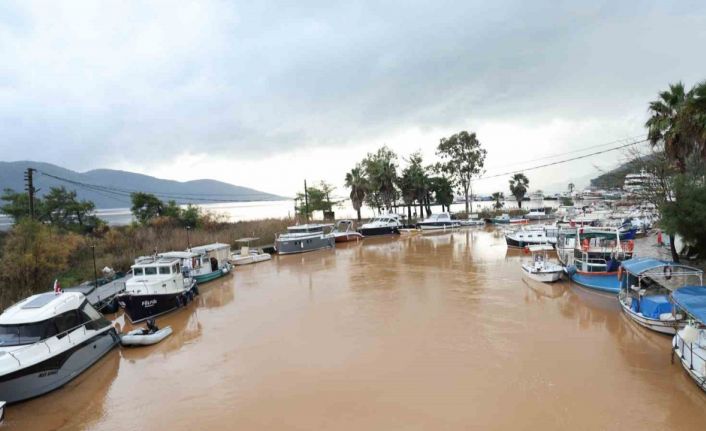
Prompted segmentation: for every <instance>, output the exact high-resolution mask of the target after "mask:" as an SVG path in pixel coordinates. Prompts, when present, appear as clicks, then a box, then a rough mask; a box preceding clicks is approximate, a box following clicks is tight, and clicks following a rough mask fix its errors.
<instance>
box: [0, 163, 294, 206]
mask: <svg viewBox="0 0 706 431" xmlns="http://www.w3.org/2000/svg"><path fill="white" fill-rule="evenodd" d="M28 167H32V168H34V169H36V170H37V171H38V172H36V173H35V175H34V186H35V187H36V188H38V189H39V191H38V195H39V196H43V195H44V193H47V192H48V191H49V189H50V188H51V187H60V186H64V187H66V188H67V189H68V190H75V191H76V193H77V194H78V197H79V198H80V199H87V200H90V201H93V202H94V203H95V204H96V208H127V207H129V206H130V197H129V195H128V193H126V191H143V192H148V193H153V194H155V195H157V196H158V197H159V198H160V199H162V200H170V199H174V200H175V201H177V203H180V204H186V203H213V202H218V201H228V202H243V201H263V200H279V199H286V198H283V197H281V196H277V195H273V194H271V193H265V192H261V191H258V190H254V189H250V188H247V187H240V186H235V185H232V184H228V183H224V182H221V181H215V180H205V179H204V180H194V181H186V182H180V181H172V180H163V179H159V178H155V177H151V176H149V175H142V174H136V173H133V172H125V171H117V170H113V169H95V170H92V171H88V172H83V173H80V172H76V171H72V170H69V169H65V168H62V167H60V166H56V165H53V164H50V163H41V162H31V161H21V162H0V190H4V189H6V188H9V189H13V190H16V191H22V190H24V187H25V184H24V172H25V170H26V169H27V168H28ZM54 177H57V178H54ZM58 178H61V180H60V179H58ZM66 180H68V182H67V181H66Z"/></svg>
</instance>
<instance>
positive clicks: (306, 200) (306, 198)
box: [304, 180, 309, 223]
mask: <svg viewBox="0 0 706 431" xmlns="http://www.w3.org/2000/svg"><path fill="white" fill-rule="evenodd" d="M304 216H305V217H306V222H307V223H309V189H307V188H306V180H304Z"/></svg>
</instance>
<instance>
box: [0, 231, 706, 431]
mask: <svg viewBox="0 0 706 431" xmlns="http://www.w3.org/2000/svg"><path fill="white" fill-rule="evenodd" d="M524 258H525V256H524V255H522V254H521V253H519V252H508V251H507V250H506V247H505V245H504V240H503V237H502V233H501V232H499V231H493V230H488V231H473V230H468V231H460V232H455V233H453V234H438V235H428V236H427V235H425V236H416V237H400V238H379V239H375V238H373V239H367V240H365V242H364V243H360V244H349V245H344V246H341V247H338V248H337V249H336V251H321V252H314V253H308V254H304V255H294V256H283V257H275V258H274V259H273V260H272V261H270V262H267V263H263V264H259V265H256V266H250V267H244V268H238V270H237V271H235V274H233V275H231V276H228V277H227V278H224V279H222V280H218V281H215V282H212V283H209V284H207V285H204V286H203V287H202V289H201V291H202V295H201V296H200V297H199V299H198V301H197V302H195V303H192V304H191V305H190V306H189V307H188V308H186V309H184V310H181V311H179V312H176V313H172V314H171V315H168V316H166V317H164V318H161V319H159V321H158V324H159V325H160V326H163V325H171V326H172V328H173V329H174V330H175V332H174V334H173V335H172V336H171V337H170V338H168V339H166V340H165V341H164V342H162V343H161V344H158V345H156V346H152V347H143V348H133V349H119V350H114V351H113V352H112V353H110V354H109V355H108V356H107V357H106V358H104V359H103V360H101V361H100V362H99V363H98V364H97V365H96V366H94V367H93V368H91V369H90V370H89V371H88V372H86V373H84V374H83V375H82V376H80V377H79V378H78V379H76V380H75V381H73V382H71V383H70V384H69V385H67V386H66V387H64V388H62V389H60V390H58V391H55V392H53V393H52V394H50V395H47V396H44V397H41V398H39V399H36V400H33V401H29V402H26V403H22V404H18V405H14V406H10V408H9V409H8V413H7V415H8V417H7V423H6V425H5V429H10V430H34V429H37V430H40V429H66V430H69V429H70V430H74V429H88V430H125V429H144V430H194V429H272V430H281V429H299V430H303V429H335V430H361V429H380V430H390V429H404V430H414V429H420V430H422V429H423V430H429V429H437V430H438V429H448V430H456V429H459V430H460V429H500V430H510V429H512V430H515V429H542V430H566V429H591V430H593V429H641V430H661V429H667V428H670V429H682V430H689V429H693V430H697V429H698V430H703V429H705V427H706V395H704V394H703V393H702V392H701V391H700V390H699V389H698V388H697V387H696V385H695V384H693V383H692V381H691V380H690V378H689V377H688V376H687V375H686V373H685V372H684V371H683V370H682V368H681V365H679V364H678V363H675V364H674V365H671V364H670V348H669V346H670V339H669V337H666V336H661V335H659V334H655V333H651V332H648V331H647V330H645V329H643V328H640V327H637V326H636V325H635V324H633V323H632V322H630V321H628V320H627V319H626V318H625V317H624V316H623V315H622V314H621V312H620V310H619V307H618V305H617V302H616V300H615V299H613V298H610V297H607V296H603V295H599V294H596V293H593V292H590V291H586V290H583V289H581V288H579V287H576V286H572V285H569V284H568V283H564V284H555V285H541V284H535V283H528V282H525V281H523V279H522V277H521V273H520V267H519V264H520V261H521V260H522V259H524ZM116 324H117V325H121V326H123V318H122V317H121V316H118V317H117V318H116ZM123 329H125V327H124V326H123Z"/></svg>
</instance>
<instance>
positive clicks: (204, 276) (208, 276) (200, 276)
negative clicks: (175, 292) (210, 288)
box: [193, 265, 230, 283]
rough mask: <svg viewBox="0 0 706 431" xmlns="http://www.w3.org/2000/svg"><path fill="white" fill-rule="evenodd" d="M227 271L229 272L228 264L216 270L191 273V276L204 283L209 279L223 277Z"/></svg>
mask: <svg viewBox="0 0 706 431" xmlns="http://www.w3.org/2000/svg"><path fill="white" fill-rule="evenodd" d="M229 272H230V265H228V266H224V267H223V268H219V269H218V270H216V271H211V272H209V273H208V274H193V277H194V280H196V282H197V283H206V282H209V281H211V280H215V279H217V278H220V277H223V276H224V275H226V274H228V273H229Z"/></svg>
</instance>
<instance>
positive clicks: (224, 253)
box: [184, 242, 233, 283]
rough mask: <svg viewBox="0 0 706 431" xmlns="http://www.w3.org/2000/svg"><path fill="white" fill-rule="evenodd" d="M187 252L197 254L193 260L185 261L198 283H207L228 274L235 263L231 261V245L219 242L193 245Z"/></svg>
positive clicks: (185, 265) (191, 275)
mask: <svg viewBox="0 0 706 431" xmlns="http://www.w3.org/2000/svg"><path fill="white" fill-rule="evenodd" d="M187 252H190V253H193V254H196V255H197V256H196V257H195V258H192V259H191V262H188V261H185V262H184V267H186V268H188V269H189V273H190V275H189V276H190V277H192V278H193V279H194V280H196V282H197V283H205V282H207V281H211V280H215V279H216V278H219V277H223V276H224V275H226V274H228V273H229V272H230V271H231V269H233V265H232V264H231V263H230V262H229V259H230V257H231V256H230V245H228V244H222V243H219V242H216V243H213V244H207V245H201V246H198V247H192V248H190V249H189V250H187Z"/></svg>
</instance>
